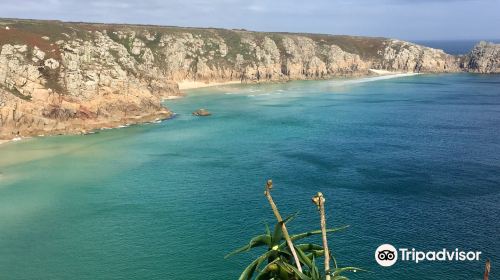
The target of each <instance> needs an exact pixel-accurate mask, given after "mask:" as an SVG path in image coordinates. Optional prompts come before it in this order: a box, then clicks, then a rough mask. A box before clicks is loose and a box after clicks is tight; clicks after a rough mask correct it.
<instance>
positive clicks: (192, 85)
mask: <svg viewBox="0 0 500 280" xmlns="http://www.w3.org/2000/svg"><path fill="white" fill-rule="evenodd" d="M177 84H178V85H179V89H180V90H186V89H196V88H205V87H214V86H224V85H234V84H242V82H241V81H235V80H233V81H226V82H199V81H192V80H184V81H180V82H178V83H177Z"/></svg>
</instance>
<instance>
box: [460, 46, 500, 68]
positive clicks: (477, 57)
mask: <svg viewBox="0 0 500 280" xmlns="http://www.w3.org/2000/svg"><path fill="white" fill-rule="evenodd" d="M461 67H462V68H463V69H464V70H465V71H469V72H475V73H488V74H491V73H500V44H492V43H487V42H484V41H482V42H479V44H477V45H476V46H475V47H474V48H473V49H472V51H471V52H470V53H469V54H468V55H466V56H465V57H463V60H462V63H461Z"/></svg>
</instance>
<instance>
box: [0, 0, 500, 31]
mask: <svg viewBox="0 0 500 280" xmlns="http://www.w3.org/2000/svg"><path fill="white" fill-rule="evenodd" d="M19 2H21V0H0V17H18V18H41V19H60V20H66V21H90V22H113V23H143V24H159V25H179V26H200V27H224V28H245V29H249V30H260V31H290V32H315V33H333V34H355V35H370V36H384V37H394V38H402V39H413V38H416V39H438V38H443V39H452V38H455V39H465V38H472V39H477V38H490V39H495V38H500V30H499V29H498V28H491V27H492V26H495V27H496V26H500V17H499V16H498V11H499V10H500V0H420V1H415V0H378V1H373V0H312V1H302V0H301V1H299V0H273V1H269V0H168V1H164V0H141V1H135V0H102V1H98V0H90V1H80V0H64V1H62V0H23V1H22V5H21V4H20V3H19Z"/></svg>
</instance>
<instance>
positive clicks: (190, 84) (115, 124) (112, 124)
mask: <svg viewBox="0 0 500 280" xmlns="http://www.w3.org/2000/svg"><path fill="white" fill-rule="evenodd" d="M417 74H420V73H413V72H393V71H387V70H378V69H369V72H368V73H367V74H365V75H360V76H356V77H352V79H349V80H352V81H356V80H362V79H366V78H382V79H383V78H385V77H391V76H395V77H398V76H402V77H403V76H411V75H417ZM325 80H334V79H325ZM273 82H280V81H271V83H273ZM235 84H244V83H242V82H241V81H234V80H233V81H226V82H198V81H190V80H184V81H181V82H179V83H178V85H179V89H180V90H191V89H197V88H206V87H215V86H224V85H235ZM183 97H184V95H172V96H166V97H165V98H163V100H165V101H167V100H174V99H180V98H183ZM174 115H175V113H173V112H170V114H165V112H158V113H156V114H148V115H144V116H136V117H129V118H126V119H123V120H119V121H118V120H109V121H108V122H102V123H100V122H97V123H93V124H89V127H86V128H82V127H80V128H79V129H69V130H67V129H66V130H64V131H61V130H53V131H44V132H45V133H43V134H38V135H30V136H25V137H14V138H12V139H0V145H2V144H6V143H9V142H15V141H20V140H23V139H28V138H33V137H44V136H53V135H87V134H92V133H93V132H95V131H99V130H103V129H117V128H122V127H127V126H129V125H135V124H145V123H151V122H155V121H158V120H161V121H164V120H168V119H170V118H172V117H173V116H174ZM106 124H107V125H106Z"/></svg>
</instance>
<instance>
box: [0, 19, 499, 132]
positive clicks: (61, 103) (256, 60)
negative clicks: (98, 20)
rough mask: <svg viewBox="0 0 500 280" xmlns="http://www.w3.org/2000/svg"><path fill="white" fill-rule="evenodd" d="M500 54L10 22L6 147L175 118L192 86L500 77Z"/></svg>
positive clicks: (1, 45) (0, 72)
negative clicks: (378, 72) (390, 75)
mask: <svg viewBox="0 0 500 280" xmlns="http://www.w3.org/2000/svg"><path fill="white" fill-rule="evenodd" d="M498 57H499V54H498V45H496V46H495V45H488V44H483V43H481V44H480V45H478V46H477V47H476V48H475V49H474V51H473V52H472V53H471V54H470V55H469V56H467V57H465V58H464V57H455V56H452V55H448V54H446V53H444V52H443V51H442V50H436V49H432V48H427V47H423V46H419V45H415V44H412V43H409V42H404V41H399V40H391V39H385V38H367V37H353V36H332V35H319V34H290V33H262V32H248V31H245V30H224V29H212V28H179V27H159V26H133V25H104V24H87V23H63V22H58V21H30V20H0V139H10V138H13V137H17V136H29V135H47V134H59V133H64V134H66V133H81V132H85V131H88V130H91V129H95V128H99V127H104V126H116V125H119V124H123V123H137V122H144V121H153V120H156V119H164V118H168V117H170V115H171V112H169V111H168V110H167V109H166V108H164V107H163V106H162V105H161V101H162V99H164V98H165V97H169V96H177V95H181V93H180V90H179V86H178V83H180V82H185V81H202V82H225V81H240V82H243V83H248V82H266V81H288V80H296V79H327V78H331V77H335V76H346V75H367V74H369V69H371V68H373V69H383V70H391V71H404V72H408V71H409V72H458V71H471V72H481V73H486V72H488V73H490V72H499V68H498V59H499V58H498Z"/></svg>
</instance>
